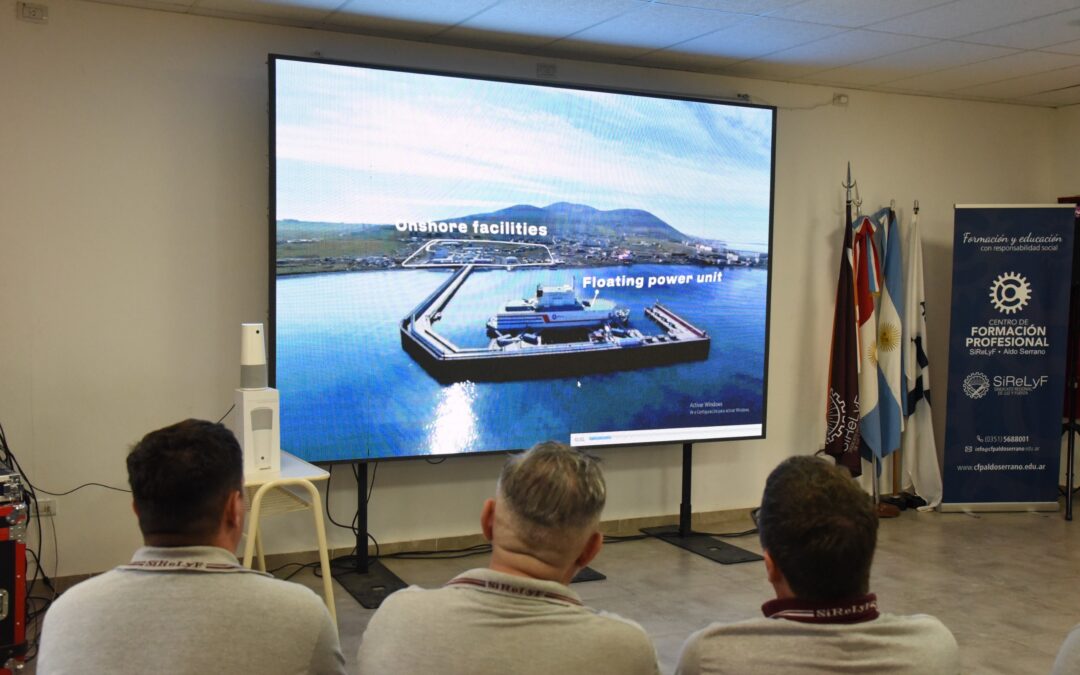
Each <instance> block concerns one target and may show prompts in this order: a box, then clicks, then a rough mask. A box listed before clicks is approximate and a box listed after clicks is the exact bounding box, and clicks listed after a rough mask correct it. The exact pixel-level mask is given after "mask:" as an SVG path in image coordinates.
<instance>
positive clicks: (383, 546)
mask: <svg viewBox="0 0 1080 675" xmlns="http://www.w3.org/2000/svg"><path fill="white" fill-rule="evenodd" d="M752 510H753V509H749V508H746V509H729V510H724V511H707V512H704V513H695V514H693V515H692V516H691V517H690V525H691V527H693V528H694V529H695V530H701V531H704V532H731V533H735V532H744V531H746V530H749V529H751V528H753V527H754V521H753V520H752V519H751V517H750V512H751V511H752ZM678 522H679V516H678V515H676V514H671V515H665V516H644V517H639V518H622V519H619V520H605V521H602V522H601V523H600V531H601V532H603V533H604V534H606V535H608V536H616V537H618V536H628V535H635V534H639V533H640V531H641V529H642V528H644V527H661V526H663V525H676V524H678ZM485 541H486V540H485V539H484V536H483V535H482V534H480V533H479V532H477V533H476V534H465V535H458V536H453V537H438V538H435V539H412V540H408V541H394V542H381V541H380V542H379V550H378V553H379V554H380V555H389V554H392V553H404V552H409V551H452V550H458V549H463V548H469V547H470V546H477V545H479V544H483V543H485ZM350 553H352V549H351V548H340V549H333V550H331V551H330V557H335V556H339V555H348V554H350ZM375 554H376V550H375V546H374V545H369V546H368V555H370V556H374V555H375ZM318 559H319V554H318V552H317V551H299V552H296V553H275V554H270V555H267V556H266V567H267V569H274V568H276V567H280V566H282V565H288V564H289V563H311V562H317V561H318Z"/></svg>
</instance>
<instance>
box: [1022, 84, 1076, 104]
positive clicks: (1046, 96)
mask: <svg viewBox="0 0 1080 675" xmlns="http://www.w3.org/2000/svg"><path fill="white" fill-rule="evenodd" d="M1019 100H1020V101H1021V102H1023V103H1031V104H1037V105H1049V106H1064V105H1075V104H1077V103H1080V86H1077V87H1070V88H1068V89H1062V90H1059V91H1048V92H1046V93H1043V94H1036V95H1034V96H1025V97H1024V98H1022V99H1019Z"/></svg>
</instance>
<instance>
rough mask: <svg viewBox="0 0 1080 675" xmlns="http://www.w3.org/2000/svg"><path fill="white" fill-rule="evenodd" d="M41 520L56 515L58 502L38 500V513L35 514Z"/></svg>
mask: <svg viewBox="0 0 1080 675" xmlns="http://www.w3.org/2000/svg"><path fill="white" fill-rule="evenodd" d="M34 515H36V516H37V517H39V518H51V517H53V516H55V515H56V500H55V499H39V500H37V512H36V513H35V514H34Z"/></svg>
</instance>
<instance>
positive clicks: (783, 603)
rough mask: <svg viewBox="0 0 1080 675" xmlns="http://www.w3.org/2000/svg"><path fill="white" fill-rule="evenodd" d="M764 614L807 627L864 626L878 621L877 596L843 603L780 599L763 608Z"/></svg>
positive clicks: (869, 595)
mask: <svg viewBox="0 0 1080 675" xmlns="http://www.w3.org/2000/svg"><path fill="white" fill-rule="evenodd" d="M761 611H762V613H763V614H764V615H765V616H767V617H768V618H770V619H788V620H790V621H801V622H803V623H862V622H863V621H873V620H874V619H876V618H878V610H877V596H876V595H874V594H873V593H868V594H866V595H864V596H861V597H858V598H848V599H847V600H840V601H820V602H814V601H811V600H800V599H799V598H786V599H780V598H776V599H773V600H769V601H768V602H766V603H765V604H764V605H762V606H761Z"/></svg>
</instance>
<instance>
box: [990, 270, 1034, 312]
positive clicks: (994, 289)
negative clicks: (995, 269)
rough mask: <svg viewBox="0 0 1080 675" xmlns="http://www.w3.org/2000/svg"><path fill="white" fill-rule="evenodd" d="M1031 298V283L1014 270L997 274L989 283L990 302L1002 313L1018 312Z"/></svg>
mask: <svg viewBox="0 0 1080 675" xmlns="http://www.w3.org/2000/svg"><path fill="white" fill-rule="evenodd" d="M1030 299H1031V284H1029V283H1028V280H1027V279H1025V278H1024V277H1022V276H1021V275H1019V274H1017V273H1016V272H1006V273H1005V274H1000V275H998V278H997V279H995V280H994V283H992V284H990V302H991V303H993V305H994V308H995V309H997V311H999V312H1001V313H1002V314H1012V313H1013V312H1018V311H1020V310H1021V309H1023V308H1024V306H1025V305H1027V304H1028V300H1030Z"/></svg>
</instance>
